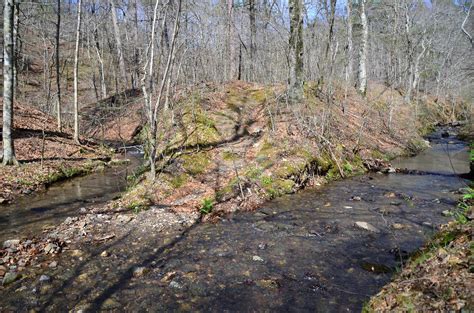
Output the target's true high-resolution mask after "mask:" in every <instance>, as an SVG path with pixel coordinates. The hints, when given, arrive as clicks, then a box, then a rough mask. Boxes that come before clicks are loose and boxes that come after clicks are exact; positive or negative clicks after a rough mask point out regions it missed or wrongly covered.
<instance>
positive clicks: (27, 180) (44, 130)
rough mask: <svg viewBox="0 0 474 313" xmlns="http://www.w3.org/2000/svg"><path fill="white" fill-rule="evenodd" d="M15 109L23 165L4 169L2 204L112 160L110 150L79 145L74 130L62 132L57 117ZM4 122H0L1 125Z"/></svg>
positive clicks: (17, 150)
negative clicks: (57, 125)
mask: <svg viewBox="0 0 474 313" xmlns="http://www.w3.org/2000/svg"><path fill="white" fill-rule="evenodd" d="M0 102H3V100H2V101H0ZM2 110H3V109H0V113H1V112H2ZM14 112H15V113H14V114H15V115H14V133H13V137H14V144H15V153H16V158H17V160H18V161H19V162H20V166H9V167H2V168H1V175H0V204H7V203H10V202H13V201H14V200H15V198H17V197H19V196H21V195H27V194H31V193H32V192H35V191H38V190H44V188H45V187H47V186H48V185H51V184H53V183H55V182H57V181H60V180H64V179H68V178H72V177H75V176H79V175H85V174H87V173H90V172H91V171H93V170H94V169H95V168H97V166H103V164H104V161H108V160H109V159H110V155H111V153H110V151H107V150H106V149H100V148H99V147H98V146H97V145H92V144H89V143H83V144H80V145H79V144H76V143H75V142H74V140H73V139H72V131H71V130H70V129H68V128H65V129H64V131H63V132H58V131H57V127H56V120H55V119H54V118H52V117H50V116H48V115H46V114H44V113H42V112H41V111H39V110H35V109H33V108H26V107H24V106H21V105H19V104H16V105H15V109H14ZM2 124H3V122H2V121H0V128H1V127H2ZM2 145H3V143H0V147H2Z"/></svg>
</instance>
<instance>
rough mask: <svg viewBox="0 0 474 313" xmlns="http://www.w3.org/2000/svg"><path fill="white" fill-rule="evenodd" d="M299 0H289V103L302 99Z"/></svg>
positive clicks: (301, 38)
mask: <svg viewBox="0 0 474 313" xmlns="http://www.w3.org/2000/svg"><path fill="white" fill-rule="evenodd" d="M301 7H302V2H301V0H290V2H289V9H290V40H289V57H288V61H289V70H290V73H289V80H288V97H289V100H290V102H297V101H300V100H301V99H303V96H304V94H303V15H302V14H301Z"/></svg>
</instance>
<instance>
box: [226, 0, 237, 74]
mask: <svg viewBox="0 0 474 313" xmlns="http://www.w3.org/2000/svg"><path fill="white" fill-rule="evenodd" d="M227 19H228V21H227V23H228V24H227V38H228V49H229V60H228V64H229V77H228V78H229V80H234V79H237V75H238V64H237V45H236V42H235V27H234V0H227Z"/></svg>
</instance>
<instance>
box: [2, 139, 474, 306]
mask: <svg viewBox="0 0 474 313" xmlns="http://www.w3.org/2000/svg"><path fill="white" fill-rule="evenodd" d="M454 139H455V138H454V137H451V138H444V139H442V140H441V141H440V142H439V143H435V142H434V140H432V148H431V149H433V151H434V153H435V155H436V156H437V157H439V158H441V159H442V158H443V155H444V158H452V157H453V155H456V156H457V157H459V165H460V166H461V171H464V169H465V168H467V169H468V168H469V163H468V161H467V158H465V156H466V155H467V148H466V146H465V145H464V147H462V145H461V144H459V145H455V147H456V149H454V150H453V151H451V150H448V151H451V152H449V154H446V153H445V152H443V150H441V149H438V144H439V145H442V146H446V143H447V147H449V146H450V144H449V142H450V141H453V140H454ZM458 148H459V149H458ZM436 151H437V152H436ZM427 153H428V155H429V153H430V152H429V151H427ZM448 156H449V157H448ZM421 157H423V158H425V156H421ZM464 159H465V162H464V163H463V161H462V160H464ZM415 161H416V157H415V158H412V159H407V160H406V161H405V162H408V163H403V162H402V161H401V162H402V163H400V164H409V163H410V164H416V162H415ZM451 162H452V161H451ZM422 163H424V162H422ZM436 164H439V165H440V166H439V167H436ZM442 164H445V163H444V162H442V163H439V162H433V166H434V167H433V168H432V169H431V170H430V171H427V170H426V169H424V170H423V173H422V172H421V171H419V172H416V173H417V174H416V175H412V174H388V175H385V174H376V173H374V174H368V175H364V176H357V177H353V178H349V179H346V180H341V181H336V182H332V183H330V184H328V185H326V186H324V187H322V188H320V189H319V190H306V191H303V192H301V193H298V194H295V195H288V196H283V197H281V198H278V199H276V200H273V201H271V202H268V203H266V204H264V205H263V207H262V208H261V209H259V210H258V211H257V212H255V213H236V214H231V215H227V216H225V217H223V219H222V221H221V222H220V223H218V224H215V225H214V224H210V223H204V224H202V223H196V221H198V220H199V216H198V215H194V217H192V216H190V215H189V214H185V213H180V214H176V213H175V212H173V210H172V208H169V207H166V206H163V207H159V206H156V207H152V208H151V209H150V210H148V211H144V212H142V213H141V214H138V215H130V214H128V213H127V212H117V211H120V208H119V207H116V208H114V207H113V205H112V206H110V207H108V209H104V208H103V207H102V208H99V207H97V208H91V211H90V216H89V219H88V220H87V221H88V222H87V223H83V222H84V220H83V219H82V220H81V219H79V220H69V221H68V222H66V223H63V224H62V225H61V226H60V227H59V229H58V230H57V231H56V232H54V231H53V232H51V238H52V239H53V238H55V236H57V235H59V234H61V229H63V231H66V230H68V229H69V230H70V232H69V233H67V234H68V236H70V238H69V239H66V241H67V240H70V239H71V238H81V237H82V238H83V239H82V243H81V241H72V242H71V244H69V245H68V246H67V247H66V248H62V247H58V248H61V249H63V250H64V251H63V252H65V253H62V254H55V252H54V251H53V253H52V254H50V255H52V256H53V258H46V259H44V260H43V262H40V263H39V267H38V268H32V269H27V271H26V272H25V273H24V275H23V278H22V279H21V280H19V281H16V282H13V283H12V284H11V285H9V286H8V287H2V288H3V289H4V290H2V292H3V293H4V294H5V297H4V298H3V299H2V300H1V303H2V304H1V305H0V307H2V309H6V310H8V309H14V308H18V307H22V308H25V310H26V309H27V308H28V309H30V308H31V309H35V310H44V309H46V308H47V309H48V310H73V311H78V310H98V309H104V310H140V309H149V308H154V309H157V310H167V311H169V310H183V311H194V310H206V311H221V310H223V309H227V310H229V311H236V310H239V311H255V310H257V311H259V310H263V309H270V310H274V311H288V310H290V311H291V310H295V311H333V312H337V311H341V310H358V309H360V308H361V307H362V304H363V303H364V302H365V301H366V300H368V299H369V297H370V296H371V295H373V294H375V293H376V292H377V291H378V290H379V288H380V287H382V286H383V285H384V284H385V283H387V282H388V281H389V280H390V278H391V276H392V274H393V272H394V271H395V269H396V268H397V266H399V264H400V262H401V261H402V260H403V259H405V258H406V257H408V256H409V254H410V253H411V252H412V251H414V250H416V249H417V248H418V247H420V246H421V245H422V244H423V243H424V242H425V241H426V240H427V239H428V238H429V237H430V236H431V235H432V234H433V233H434V232H435V231H436V230H437V229H438V226H439V225H441V224H444V223H446V222H447V221H448V220H449V219H450V218H449V217H446V216H444V214H443V212H444V211H446V210H450V209H452V208H453V207H454V206H455V205H456V203H457V199H458V198H459V188H462V187H464V186H465V184H466V181H464V180H463V179H461V178H460V177H459V176H458V175H457V170H456V173H453V172H445V170H446V168H445V167H443V166H442ZM407 167H408V166H407ZM413 169H415V170H416V166H414V167H413ZM448 169H449V168H448ZM114 209H115V210H116V211H114ZM76 223H78V224H81V225H79V227H76V226H78V225H76ZM72 226H73V227H72ZM367 226H369V227H367ZM90 227H92V228H90ZM94 229H100V230H101V232H100V233H97V232H94ZM55 233H56V235H55ZM104 241H105V243H104ZM53 262H56V263H53ZM52 263H53V265H54V266H52Z"/></svg>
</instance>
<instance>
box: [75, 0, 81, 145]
mask: <svg viewBox="0 0 474 313" xmlns="http://www.w3.org/2000/svg"><path fill="white" fill-rule="evenodd" d="M81 14H82V0H78V1H77V28H76V47H75V49H74V141H76V142H77V143H79V104H78V100H77V96H78V69H79V43H80V39H81Z"/></svg>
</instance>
